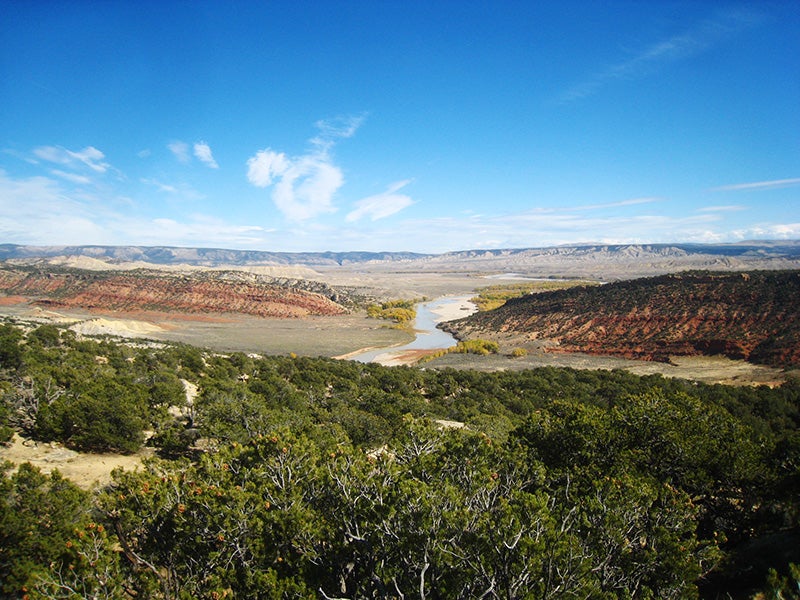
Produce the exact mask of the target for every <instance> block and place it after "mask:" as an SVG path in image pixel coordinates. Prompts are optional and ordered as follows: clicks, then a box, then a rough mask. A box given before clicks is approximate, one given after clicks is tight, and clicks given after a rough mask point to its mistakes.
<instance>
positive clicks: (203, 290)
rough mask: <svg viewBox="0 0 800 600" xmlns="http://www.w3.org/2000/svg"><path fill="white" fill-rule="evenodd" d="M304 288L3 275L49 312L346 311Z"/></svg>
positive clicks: (88, 275)
mask: <svg viewBox="0 0 800 600" xmlns="http://www.w3.org/2000/svg"><path fill="white" fill-rule="evenodd" d="M301 286H302V282H272V281H267V280H265V278H262V277H256V276H249V275H247V274H241V273H236V274H227V275H222V274H213V275H208V274H203V273H200V274H198V275H197V276H195V275H188V276H184V275H170V274H163V273H157V272H150V271H147V272H126V273H106V272H103V273H94V272H85V273H83V272H76V271H70V272H55V273H54V272H43V271H34V270H27V271H21V270H15V269H10V270H5V269H4V270H0V291H2V292H4V293H6V294H7V295H14V296H21V297H24V298H26V299H28V300H30V301H33V302H35V303H37V304H42V305H47V306H51V307H63V308H82V309H87V310H104V311H119V312H133V311H140V310H154V311H175V312H183V313H195V314H203V313H240V314H247V315H253V316H259V317H282V318H291V317H305V316H312V315H339V314H344V313H346V312H347V309H346V308H345V307H343V306H342V305H341V304H338V303H337V302H335V301H334V300H332V299H331V298H329V297H327V296H326V295H324V294H322V293H318V292H314V291H308V290H306V289H302V287H301Z"/></svg>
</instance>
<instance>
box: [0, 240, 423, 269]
mask: <svg viewBox="0 0 800 600" xmlns="http://www.w3.org/2000/svg"><path fill="white" fill-rule="evenodd" d="M62 256H85V257H88V258H94V259H97V260H102V261H107V262H111V263H126V262H136V261H139V262H146V263H150V264H154V265H177V264H185V265H193V266H204V267H217V266H222V265H235V266H242V265H252V266H258V265H305V266H331V265H344V264H349V263H363V262H369V261H394V260H414V259H417V258H423V257H426V256H429V255H426V254H416V253H413V252H267V251H260V250H226V249H223V248H181V247H173V246H22V245H16V244H0V260H2V261H5V260H12V259H14V260H19V259H36V258H54V257H62Z"/></svg>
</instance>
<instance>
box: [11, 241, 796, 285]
mask: <svg viewBox="0 0 800 600" xmlns="http://www.w3.org/2000/svg"><path fill="white" fill-rule="evenodd" d="M65 258H72V259H76V258H83V259H85V260H96V261H102V262H105V263H110V264H111V265H122V264H125V263H147V264H150V265H161V266H174V265H187V266H195V267H221V266H234V267H256V266H273V267H289V266H305V267H310V268H312V269H329V268H342V267H344V268H357V269H359V270H366V271H369V270H373V271H376V272H378V271H380V272H461V273H469V272H481V273H491V272H494V273H503V272H515V273H520V274H522V275H526V276H534V277H592V278H595V279H609V280H610V279H630V278H633V277H642V276H648V275H656V274H663V273H670V272H675V271H679V270H686V269H709V270H726V271H732V270H748V269H750V270H752V269H768V270H776V269H797V268H800V240H787V241H748V242H740V243H735V244H616V245H609V244H584V245H575V246H553V247H541V248H536V247H532V248H516V249H493V250H464V251H457V252H447V253H442V254H422V253H415V252H357V251H354V252H270V251H259V250H228V249H220V248H181V247H170V246H25V245H15V244H0V261H15V262H22V263H35V262H38V261H43V262H53V261H55V260H56V259H61V260H64V259H65ZM74 266H79V265H74Z"/></svg>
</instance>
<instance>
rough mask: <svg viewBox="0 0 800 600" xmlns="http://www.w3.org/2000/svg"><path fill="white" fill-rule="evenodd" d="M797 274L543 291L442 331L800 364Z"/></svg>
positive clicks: (557, 346) (690, 277)
mask: <svg viewBox="0 0 800 600" xmlns="http://www.w3.org/2000/svg"><path fill="white" fill-rule="evenodd" d="M798 298H800V271H752V272H740V273H710V272H685V273H679V274H674V275H664V276H659V277H652V278H644V279H635V280H629V281H620V282H616V283H610V284H607V285H603V286H592V287H577V288H571V289H568V290H559V291H554V292H543V293H539V294H531V295H526V296H523V297H521V298H517V299H510V300H508V301H507V302H506V303H505V305H503V306H501V307H500V308H497V309H495V310H492V311H489V312H482V313H477V314H475V315H472V316H470V317H466V318H464V319H460V320H458V321H452V322H449V323H447V324H445V325H444V328H445V329H447V330H448V331H451V332H452V333H454V334H455V335H456V336H458V337H459V338H460V339H469V338H474V337H480V338H495V339H500V338H502V339H509V340H515V342H517V343H518V342H520V341H523V342H540V343H541V342H546V343H547V345H548V350H549V351H557V352H586V353H591V354H608V355H616V356H623V357H627V358H642V359H649V360H662V361H666V360H669V357H670V356H672V355H699V354H719V355H725V356H728V357H730V358H736V359H745V360H749V361H751V362H755V363H761V364H766V365H772V366H782V367H787V366H798V365H800V344H798V343H797V341H798V339H800V303H798Z"/></svg>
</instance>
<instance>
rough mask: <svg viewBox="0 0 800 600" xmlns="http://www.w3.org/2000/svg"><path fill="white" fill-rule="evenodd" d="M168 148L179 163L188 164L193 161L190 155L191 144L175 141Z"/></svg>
mask: <svg viewBox="0 0 800 600" xmlns="http://www.w3.org/2000/svg"><path fill="white" fill-rule="evenodd" d="M167 148H169V151H170V152H172V154H173V155H174V156H175V158H177V159H178V161H180V162H182V163H188V162H189V160H191V158H192V157H191V155H190V154H189V144H187V143H186V142H182V141H180V140H174V141H172V142H170V143H169V144H167Z"/></svg>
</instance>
